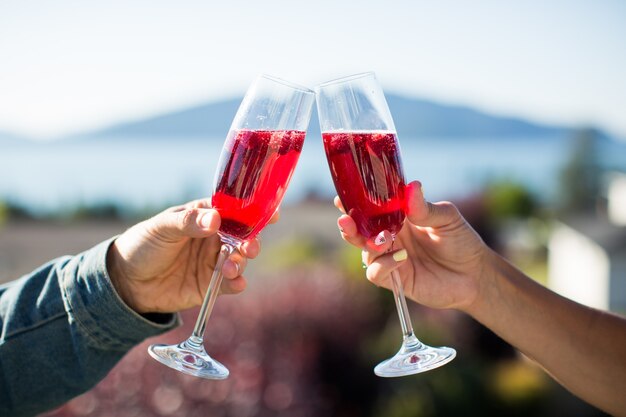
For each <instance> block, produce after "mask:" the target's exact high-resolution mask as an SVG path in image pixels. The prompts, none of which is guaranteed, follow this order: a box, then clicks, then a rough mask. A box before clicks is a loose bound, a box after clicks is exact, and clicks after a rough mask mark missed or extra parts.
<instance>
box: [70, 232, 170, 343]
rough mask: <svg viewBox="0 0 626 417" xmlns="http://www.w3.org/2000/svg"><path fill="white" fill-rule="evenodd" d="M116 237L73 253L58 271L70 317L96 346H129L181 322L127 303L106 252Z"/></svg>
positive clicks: (166, 315) (168, 315) (167, 315)
mask: <svg viewBox="0 0 626 417" xmlns="http://www.w3.org/2000/svg"><path fill="white" fill-rule="evenodd" d="M114 240H115V238H111V239H109V240H107V241H104V242H102V243H100V244H98V245H96V246H95V247H93V248H91V249H89V250H87V251H85V252H83V253H81V254H79V255H77V256H75V257H73V258H72V259H71V260H70V262H69V263H68V264H66V265H65V267H64V268H63V271H60V273H59V277H60V278H59V279H60V284H61V289H62V293H63V301H64V303H65V305H66V309H67V311H68V314H69V316H70V321H71V322H73V323H74V324H75V325H76V326H78V328H79V329H80V331H81V333H83V334H85V335H86V336H87V338H88V339H89V341H90V342H91V344H93V345H94V347H97V348H100V349H113V350H128V349H130V348H131V347H133V346H134V345H136V344H138V343H140V342H141V341H143V340H144V339H146V338H148V337H151V336H155V335H158V334H161V333H164V332H166V331H168V330H171V329H173V328H174V327H176V326H177V325H179V324H180V318H179V316H178V315H177V314H164V315H160V319H159V321H158V322H156V321H152V320H150V319H148V318H147V317H144V316H142V315H140V314H139V313H137V312H136V311H134V310H132V309H131V308H130V307H128V306H127V305H126V304H125V303H124V301H123V300H122V299H121V298H120V296H119V295H118V293H117V291H116V290H115V288H114V287H113V284H112V283H111V279H110V278H109V273H108V271H107V268H106V255H107V251H108V249H109V246H110V245H111V244H112V243H113V241H114Z"/></svg>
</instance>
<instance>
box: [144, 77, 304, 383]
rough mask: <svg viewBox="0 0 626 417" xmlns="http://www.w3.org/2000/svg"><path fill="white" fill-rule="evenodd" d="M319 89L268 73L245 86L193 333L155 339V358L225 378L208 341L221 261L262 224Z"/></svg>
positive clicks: (217, 189)
mask: <svg viewBox="0 0 626 417" xmlns="http://www.w3.org/2000/svg"><path fill="white" fill-rule="evenodd" d="M314 98H315V94H314V92H313V91H312V90H309V89H307V88H304V87H299V86H297V85H293V84H290V83H287V82H285V81H282V80H279V79H277V78H273V77H269V76H266V75H261V76H259V77H258V78H257V79H256V81H255V82H254V83H253V84H252V85H251V86H250V88H249V89H248V92H247V93H246V95H245V97H244V99H243V101H242V103H241V106H240V107H239V110H238V111H237V115H236V116H235V119H234V120H233V123H232V126H231V128H230V131H229V133H228V137H227V138H226V142H225V143H224V148H223V150H222V154H221V157H220V161H219V165H218V168H217V171H216V173H215V180H214V189H213V196H212V199H211V205H212V207H213V208H214V209H216V210H217V211H218V212H219V214H220V216H221V219H222V223H221V226H220V230H219V232H218V233H219V236H220V238H221V240H222V247H221V249H220V253H219V256H218V259H217V262H216V264H215V270H214V273H213V276H212V277H211V282H210V284H209V288H208V290H207V293H206V295H205V298H204V302H203V304H202V307H201V308H200V313H199V315H198V319H197V321H196V325H195V327H194V330H193V333H192V335H191V336H190V337H189V339H187V340H185V341H184V342H182V343H180V344H178V345H152V346H150V348H149V349H148V352H149V353H150V355H151V356H152V357H153V358H154V359H156V360H157V361H159V362H161V363H163V364H165V365H167V366H169V367H171V368H174V369H176V370H178V371H181V372H184V373H186V374H189V375H194V376H198V377H202V378H207V379H224V378H226V377H228V373H229V372H228V369H227V368H226V367H225V366H224V365H222V364H221V363H219V362H218V361H216V360H214V359H213V358H211V357H210V356H209V355H208V354H207V353H206V351H205V349H204V346H203V335H204V331H205V327H206V323H207V319H208V317H209V316H210V314H211V311H212V309H213V305H214V304H215V300H216V298H217V294H218V292H219V288H220V284H221V282H222V272H221V268H222V265H223V263H224V261H225V260H226V259H227V258H228V256H230V254H232V253H233V251H235V250H236V248H237V247H238V246H239V245H240V244H241V243H243V242H244V241H246V240H249V239H253V238H254V237H255V236H256V235H257V234H258V233H259V232H260V231H261V229H263V228H264V227H265V226H266V225H267V223H268V222H269V220H270V219H271V217H272V215H273V214H274V212H275V211H276V210H277V209H278V206H279V204H280V202H281V200H282V198H283V195H284V194H285V191H286V190H287V185H288V183H289V180H290V179H291V175H292V174H293V171H294V168H295V166H296V162H297V161H298V157H299V156H300V152H301V150H302V145H303V143H304V137H305V134H306V128H307V126H308V124H309V118H310V116H311V108H312V107H313V100H314Z"/></svg>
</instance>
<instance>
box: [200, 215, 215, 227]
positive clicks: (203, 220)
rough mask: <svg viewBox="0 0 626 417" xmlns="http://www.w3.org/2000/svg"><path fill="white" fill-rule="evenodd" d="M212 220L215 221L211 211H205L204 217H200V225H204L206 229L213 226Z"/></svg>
mask: <svg viewBox="0 0 626 417" xmlns="http://www.w3.org/2000/svg"><path fill="white" fill-rule="evenodd" d="M212 222H213V216H211V213H204V214H203V215H202V218H201V219H200V226H202V227H204V228H205V229H208V228H210V227H211V223H212Z"/></svg>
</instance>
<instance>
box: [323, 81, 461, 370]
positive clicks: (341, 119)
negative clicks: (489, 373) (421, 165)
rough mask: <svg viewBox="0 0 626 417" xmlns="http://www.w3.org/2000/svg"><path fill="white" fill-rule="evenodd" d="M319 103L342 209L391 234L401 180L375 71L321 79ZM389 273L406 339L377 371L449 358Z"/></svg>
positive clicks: (400, 202)
mask: <svg viewBox="0 0 626 417" xmlns="http://www.w3.org/2000/svg"><path fill="white" fill-rule="evenodd" d="M317 109H318V115H319V121H320V127H321V131H322V138H323V141H324V149H325V151H326V157H327V160H328V165H329V167H330V171H331V175H332V177H333V181H334V183H335V188H336V190H337V194H338V195H339V198H340V199H341V203H342V205H343V207H344V209H345V211H346V213H347V214H349V215H350V216H351V217H352V218H353V219H354V221H355V223H356V224H357V227H358V230H359V233H361V234H362V235H363V236H365V237H366V238H374V237H376V236H377V235H378V234H379V233H381V232H383V231H385V230H387V231H389V232H390V233H391V235H392V236H393V237H394V238H395V236H396V234H397V233H398V232H399V231H400V229H401V228H402V225H403V223H404V219H405V216H406V203H405V197H404V188H405V180H404V173H403V170H402V161H401V158H400V145H399V143H398V139H397V136H396V131H395V127H394V124H393V120H392V118H391V113H390V112H389V108H388V107H387V102H386V101H385V97H384V95H383V91H382V89H381V88H380V86H379V84H378V82H377V81H376V77H375V76H374V74H373V73H365V74H358V75H353V76H350V77H346V78H342V79H338V80H335V81H330V82H327V83H324V84H321V85H320V86H318V88H317ZM391 279H392V283H393V294H394V298H395V301H396V307H397V309H398V315H399V316H400V324H401V326H402V332H403V335H404V339H403V341H402V346H401V348H400V351H399V352H398V353H397V354H396V355H395V356H393V357H392V358H390V359H387V360H385V361H383V362H381V363H380V364H378V365H377V366H376V367H375V368H374V372H375V373H376V375H379V376H383V377H395V376H404V375H411V374H415V373H419V372H424V371H428V370H431V369H434V368H437V367H439V366H442V365H444V364H446V363H448V362H450V361H451V360H452V359H454V357H455V356H456V351H455V350H454V349H452V348H448V347H439V348H433V347H430V346H427V345H425V344H423V343H422V342H420V341H419V340H418V339H417V338H416V337H415V335H414V334H413V326H412V324H411V318H410V316H409V313H408V309H407V305H406V300H405V298H404V291H403V289H402V284H401V282H400V276H399V275H398V272H397V271H393V272H392V274H391Z"/></svg>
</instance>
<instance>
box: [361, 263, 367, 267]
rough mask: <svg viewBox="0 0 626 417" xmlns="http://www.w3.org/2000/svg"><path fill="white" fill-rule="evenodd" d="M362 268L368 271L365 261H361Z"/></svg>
mask: <svg viewBox="0 0 626 417" xmlns="http://www.w3.org/2000/svg"><path fill="white" fill-rule="evenodd" d="M361 266H362V267H363V269H367V264H366V263H365V262H363V261H361Z"/></svg>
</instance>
